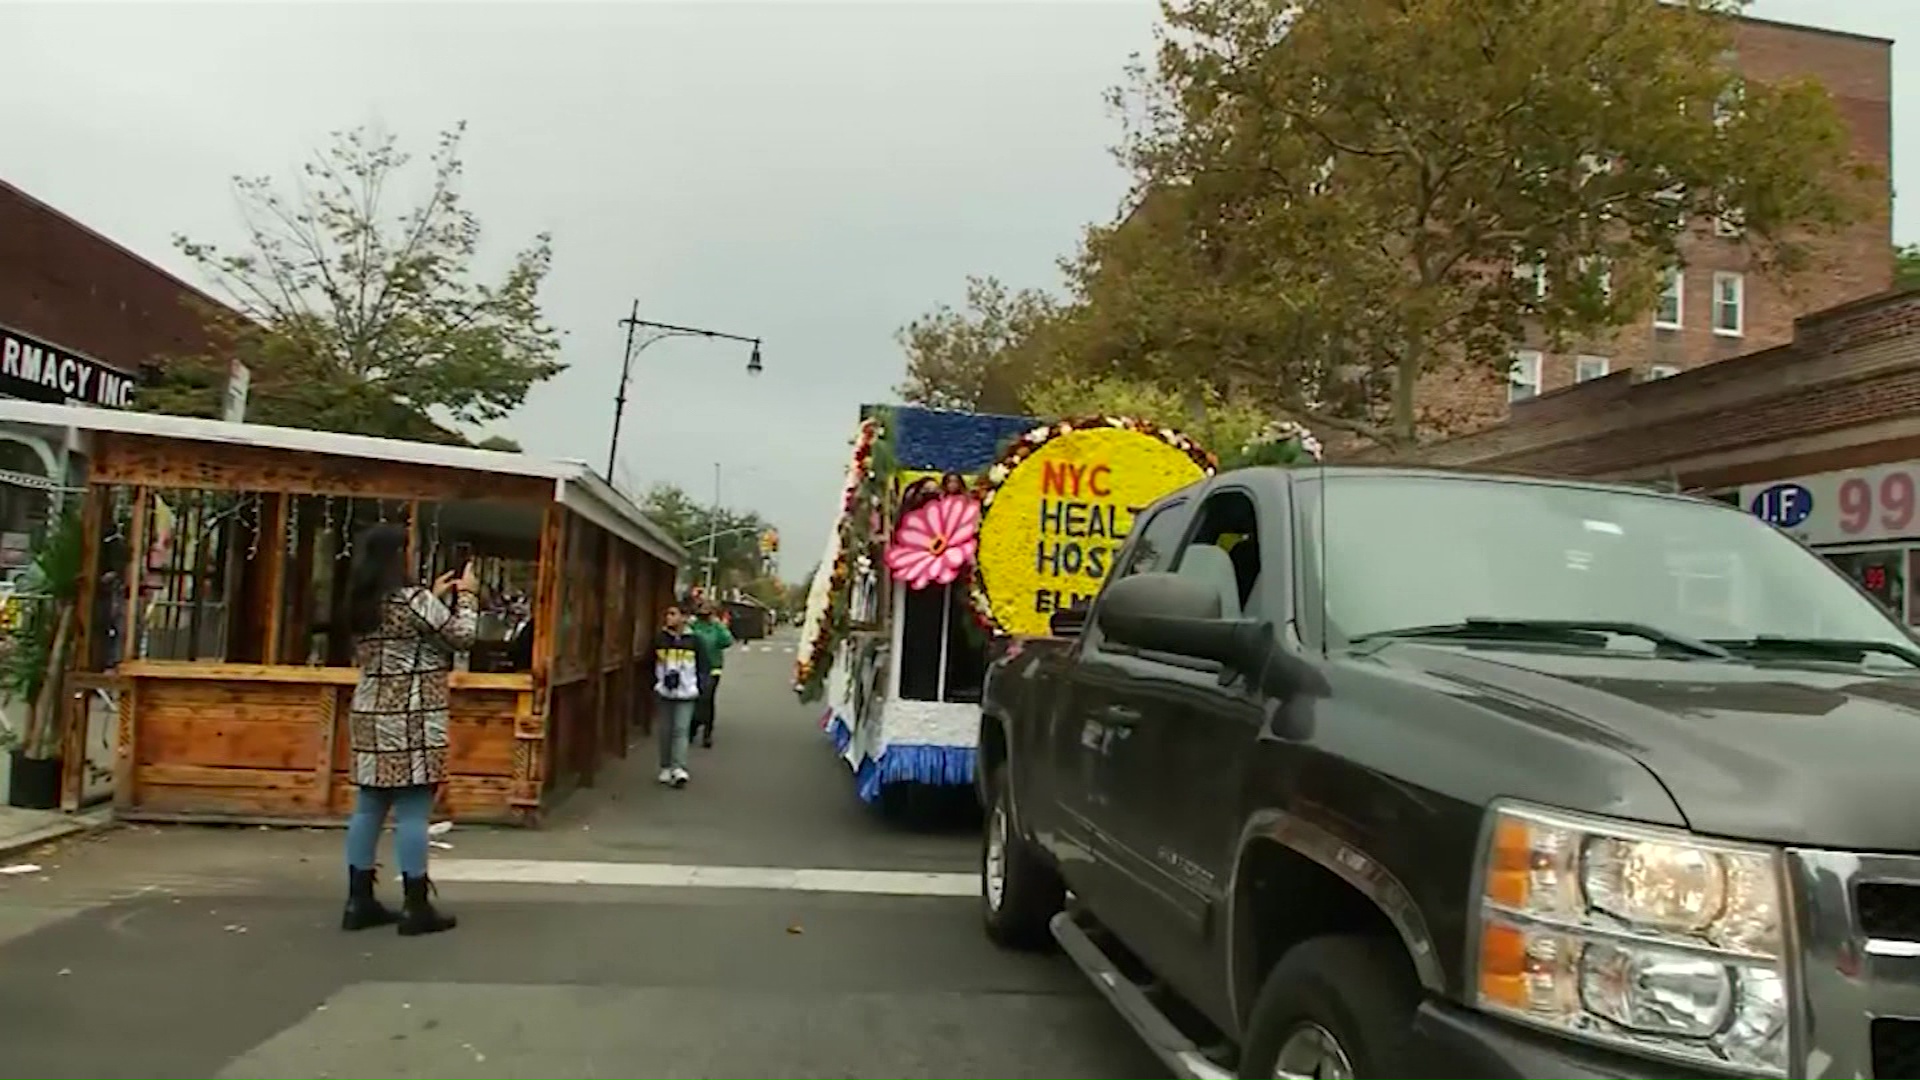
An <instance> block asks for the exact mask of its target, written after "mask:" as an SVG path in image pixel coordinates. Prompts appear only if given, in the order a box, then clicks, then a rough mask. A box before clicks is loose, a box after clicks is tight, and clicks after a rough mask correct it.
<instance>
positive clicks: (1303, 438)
mask: <svg viewBox="0 0 1920 1080" xmlns="http://www.w3.org/2000/svg"><path fill="white" fill-rule="evenodd" d="M1324 453H1325V448H1324V447H1322V446H1321V445H1320V440H1319V439H1317V438H1315V437H1314V434H1313V432H1311V431H1308V430H1307V428H1306V425H1304V424H1300V423H1297V422H1295V421H1293V420H1275V421H1273V422H1272V423H1270V424H1268V425H1267V426H1266V427H1264V428H1262V429H1261V430H1260V431H1259V432H1258V433H1256V434H1255V435H1254V436H1253V437H1252V438H1251V439H1248V440H1247V441H1246V442H1245V443H1243V444H1241V446H1240V452H1239V453H1237V454H1235V455H1234V456H1233V458H1232V459H1231V460H1230V461H1229V462H1227V463H1226V467H1227V468H1229V469H1250V468H1255V467H1258V466H1261V465H1278V466H1281V467H1283V468H1290V467H1292V466H1295V465H1317V464H1319V463H1320V461H1321V460H1322V459H1323V458H1322V455H1323V454H1324Z"/></svg>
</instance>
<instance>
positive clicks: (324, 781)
mask: <svg viewBox="0 0 1920 1080" xmlns="http://www.w3.org/2000/svg"><path fill="white" fill-rule="evenodd" d="M319 690H320V701H319V709H318V720H319V724H320V760H319V761H317V762H315V763H314V766H313V786H314V788H315V789H316V790H315V794H316V797H317V798H318V799H319V802H320V812H321V813H322V814H331V813H332V811H333V753H334V750H333V744H334V739H335V738H337V737H338V735H337V732H338V730H339V727H340V695H341V693H342V690H341V688H340V687H338V686H335V685H333V684H332V683H322V684H321V685H320V687H319ZM346 692H347V693H351V691H346ZM347 775H349V776H351V775H353V771H352V770H351V769H349V770H348V771H347ZM342 812H345V808H344V807H343V808H342Z"/></svg>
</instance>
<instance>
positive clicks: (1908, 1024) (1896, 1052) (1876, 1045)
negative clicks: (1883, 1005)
mask: <svg viewBox="0 0 1920 1080" xmlns="http://www.w3.org/2000/svg"><path fill="white" fill-rule="evenodd" d="M1873 1075H1875V1076H1884V1077H1898V1076H1920V1021H1915V1020H1887V1019H1880V1020H1875V1021H1874V1022H1873Z"/></svg>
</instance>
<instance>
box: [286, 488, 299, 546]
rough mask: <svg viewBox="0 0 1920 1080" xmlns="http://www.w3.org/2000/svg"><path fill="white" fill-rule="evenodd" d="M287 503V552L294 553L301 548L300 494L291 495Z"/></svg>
mask: <svg viewBox="0 0 1920 1080" xmlns="http://www.w3.org/2000/svg"><path fill="white" fill-rule="evenodd" d="M287 498H288V499H289V500H291V501H290V502H289V503H288V504H287V554H288V555H294V554H297V553H298V552H299V550H300V496H298V495H289V496H287Z"/></svg>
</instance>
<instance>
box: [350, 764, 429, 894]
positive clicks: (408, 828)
mask: <svg viewBox="0 0 1920 1080" xmlns="http://www.w3.org/2000/svg"><path fill="white" fill-rule="evenodd" d="M389 810H391V811H392V812H393V854H394V859H395V861H397V862H398V863H399V864H400V873H401V875H402V876H404V877H425V876H426V875H427V819H428V818H430V817H432V816H433V785H432V784H421V785H419V786H417V787H392V788H383V787H362V788H361V789H360V793H359V794H358V795H356V796H354V800H353V816H352V817H350V818H348V819H347V865H348V866H349V867H351V868H353V869H355V870H371V869H373V864H374V863H375V862H376V861H378V859H379V856H380V829H381V827H382V826H384V825H385V824H386V823H387V812H388V811H389Z"/></svg>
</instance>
